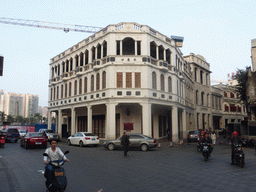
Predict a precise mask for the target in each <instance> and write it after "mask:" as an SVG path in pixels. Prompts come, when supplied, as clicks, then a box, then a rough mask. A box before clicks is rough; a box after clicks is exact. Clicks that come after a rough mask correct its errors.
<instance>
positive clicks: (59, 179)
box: [43, 151, 69, 192]
mask: <svg viewBox="0 0 256 192" xmlns="http://www.w3.org/2000/svg"><path fill="white" fill-rule="evenodd" d="M68 153H69V151H65V153H64V155H66V154H68ZM43 156H47V157H49V156H48V154H47V153H43ZM63 157H64V156H63ZM63 157H62V160H56V161H52V160H51V159H50V162H49V163H50V164H51V165H52V166H53V171H52V183H46V187H47V189H48V191H49V192H63V191H65V189H66V187H67V183H68V181H67V177H66V172H65V170H64V168H63V167H61V166H62V165H64V163H65V161H64V158H63ZM49 158H50V157H49ZM44 177H45V178H47V173H46V172H45V173H44Z"/></svg>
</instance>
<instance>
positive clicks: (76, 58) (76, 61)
mask: <svg viewBox="0 0 256 192" xmlns="http://www.w3.org/2000/svg"><path fill="white" fill-rule="evenodd" d="M75 63H76V68H77V67H78V55H76V56H75Z"/></svg>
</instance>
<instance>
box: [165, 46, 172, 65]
mask: <svg viewBox="0 0 256 192" xmlns="http://www.w3.org/2000/svg"><path fill="white" fill-rule="evenodd" d="M171 54H172V52H171V51H170V49H167V50H166V61H167V62H168V63H169V64H171Z"/></svg>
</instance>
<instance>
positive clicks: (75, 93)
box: [74, 80, 77, 95]
mask: <svg viewBox="0 0 256 192" xmlns="http://www.w3.org/2000/svg"><path fill="white" fill-rule="evenodd" d="M74 95H77V80H75V86H74Z"/></svg>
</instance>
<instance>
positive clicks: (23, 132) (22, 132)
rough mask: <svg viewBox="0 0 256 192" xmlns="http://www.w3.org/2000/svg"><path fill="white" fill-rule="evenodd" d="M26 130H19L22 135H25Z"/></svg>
mask: <svg viewBox="0 0 256 192" xmlns="http://www.w3.org/2000/svg"><path fill="white" fill-rule="evenodd" d="M26 133H27V131H26V130H19V134H20V137H24V136H25V135H26Z"/></svg>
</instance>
